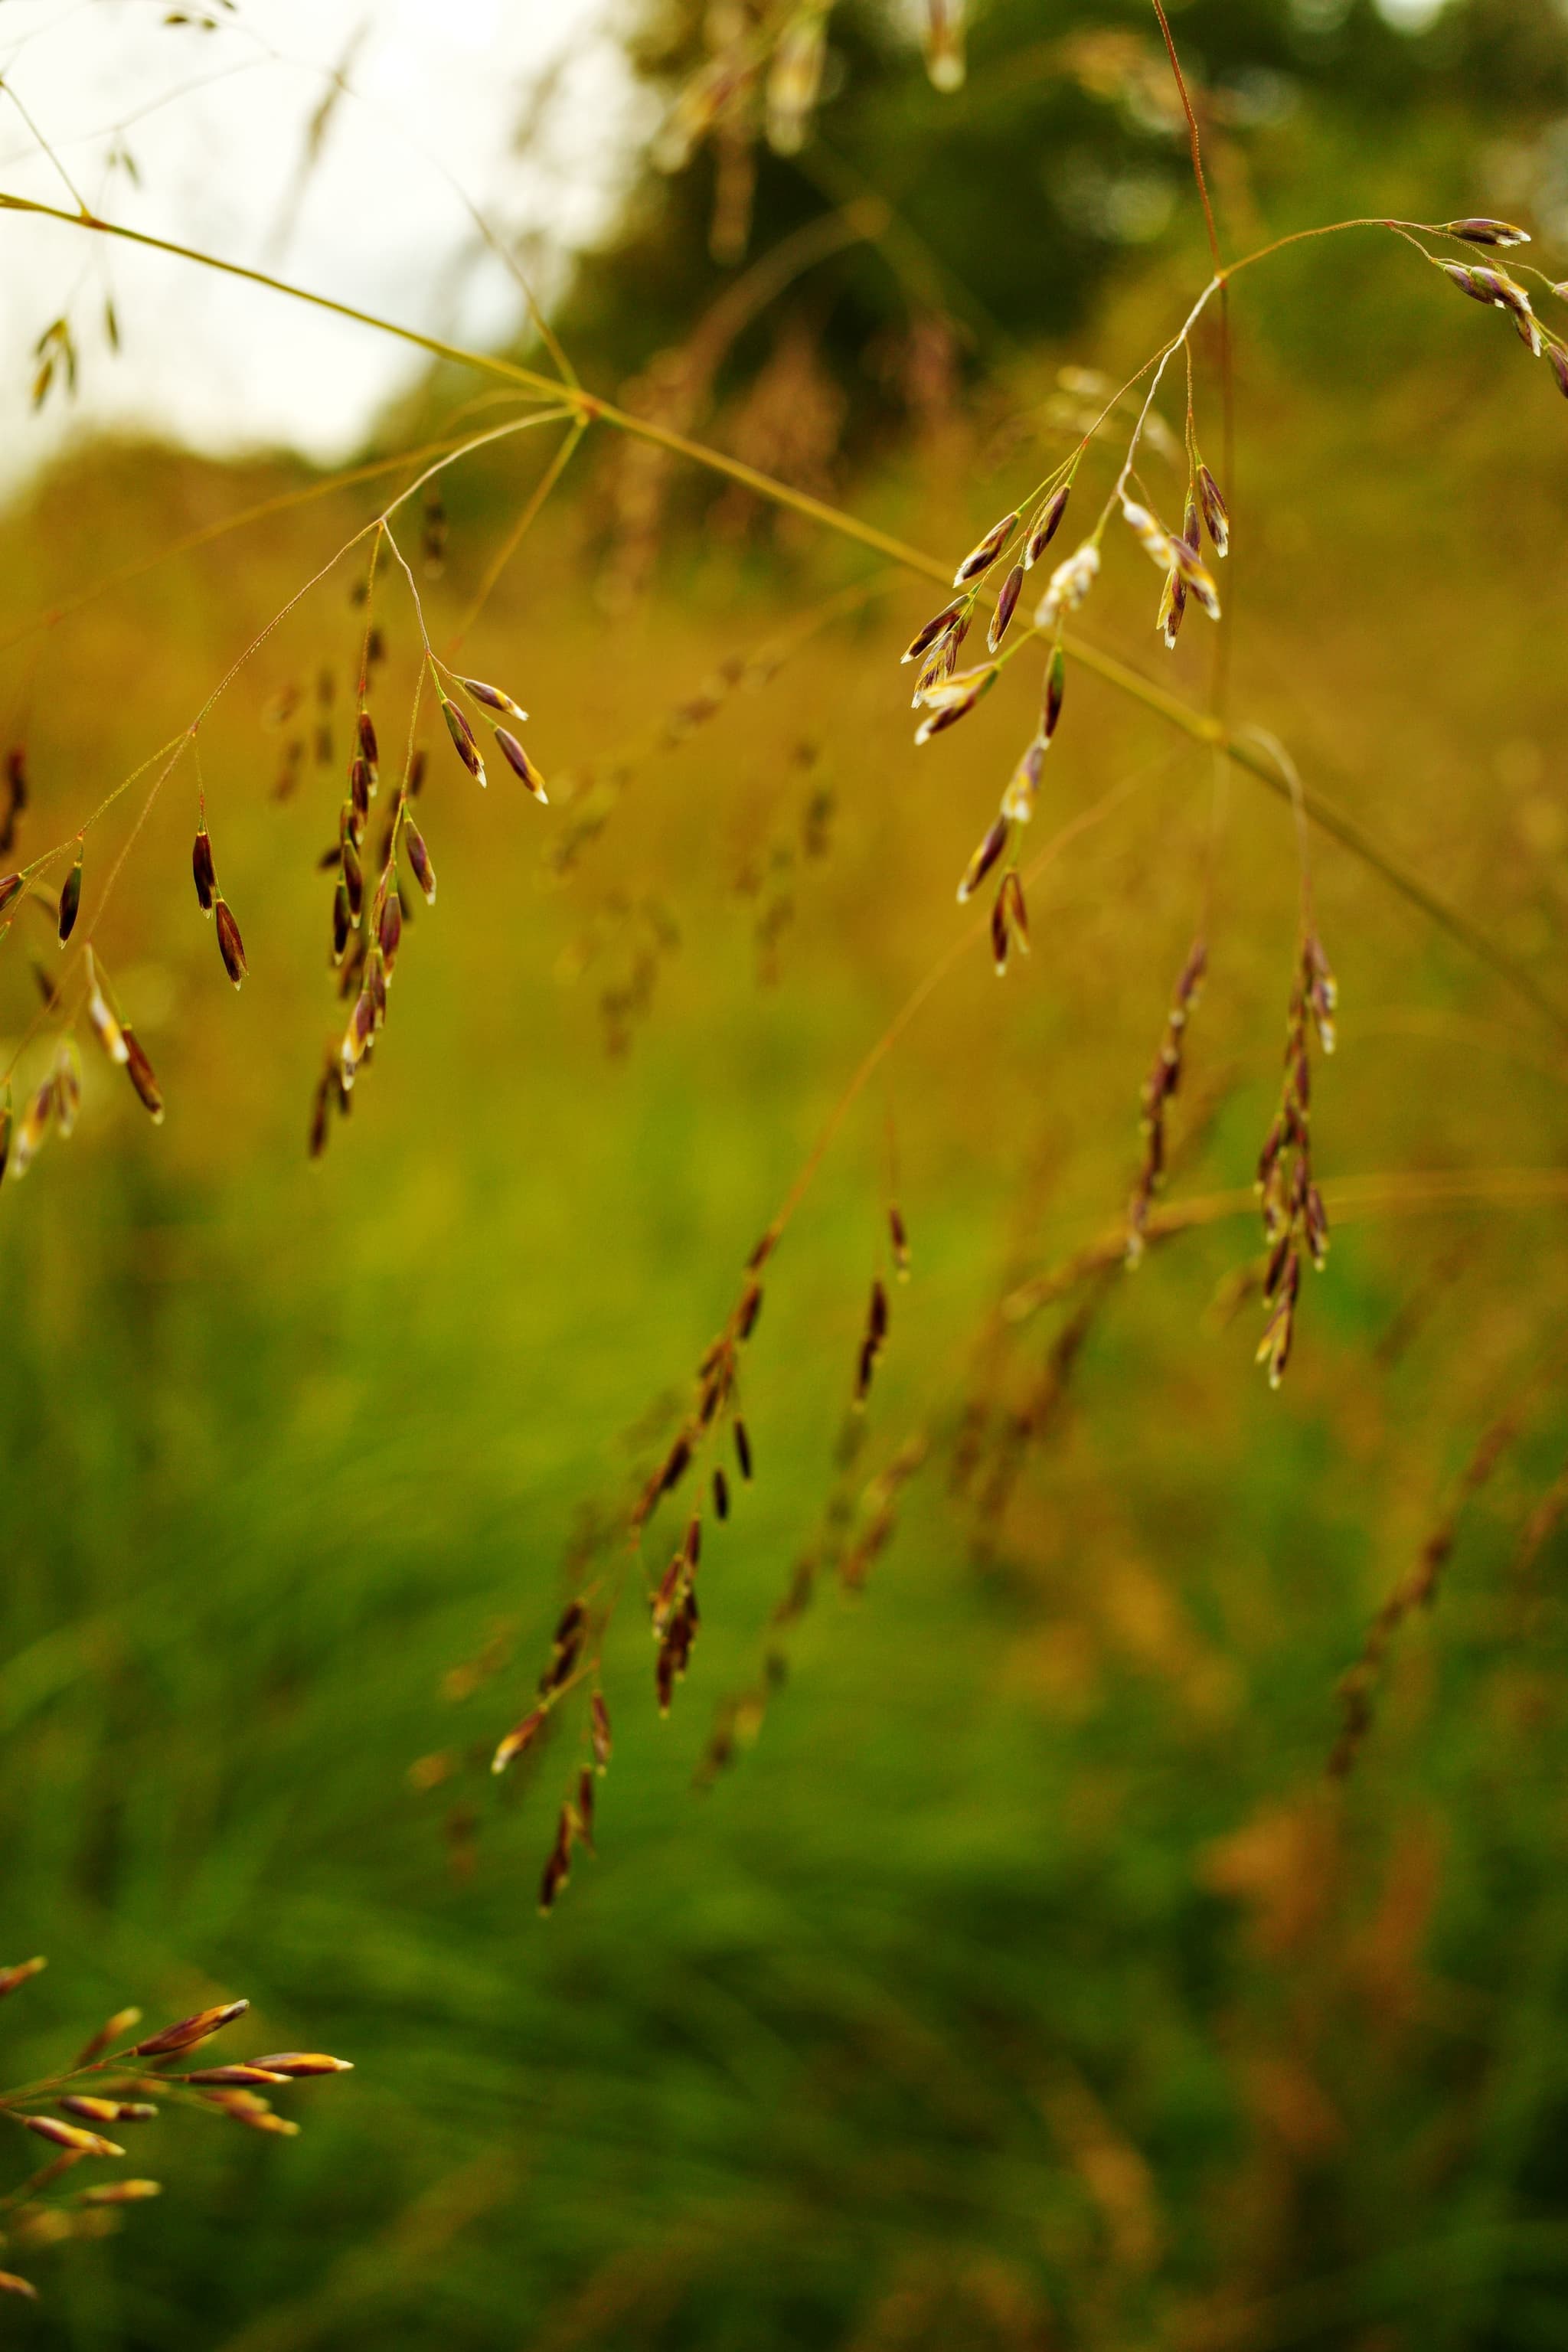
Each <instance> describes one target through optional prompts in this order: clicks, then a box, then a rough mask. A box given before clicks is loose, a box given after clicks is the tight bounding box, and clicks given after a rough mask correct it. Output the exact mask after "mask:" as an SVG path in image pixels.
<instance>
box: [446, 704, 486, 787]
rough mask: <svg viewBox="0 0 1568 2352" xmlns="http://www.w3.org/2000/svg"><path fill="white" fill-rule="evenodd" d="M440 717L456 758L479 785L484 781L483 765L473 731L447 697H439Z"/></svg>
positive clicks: (455, 705)
mask: <svg viewBox="0 0 1568 2352" xmlns="http://www.w3.org/2000/svg"><path fill="white" fill-rule="evenodd" d="M441 716H442V718H443V719H445V720H446V722H447V734H448V735H449V736H450V737H451V739H452V743H453V747H454V749H455V750H456V751H457V754H458V759H459V760H461V761H462V763H463V765H464V767H465V768H467V770H468V773H469V775H470V776H473V777H474V778H476V779H477V781H478V782H479V783H481V784H482V783H483V782H484V781H485V763H484V761H482V760H481V759H480V757H479V745H478V744H477V743H476V742H475V740H474V730H473V729H472V728H471V727H470V726H469V724H468V720H467V719H465V718H464V716H463V714H462V712H461V711H460V710H459V709H458V706H457V704H456V703H455V702H453V701H452V700H451V699H450V698H448V697H447V695H442V697H441Z"/></svg>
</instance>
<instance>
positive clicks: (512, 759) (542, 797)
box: [495, 727, 550, 803]
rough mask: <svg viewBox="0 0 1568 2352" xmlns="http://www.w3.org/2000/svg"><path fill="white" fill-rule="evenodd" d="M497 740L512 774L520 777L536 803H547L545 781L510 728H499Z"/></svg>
mask: <svg viewBox="0 0 1568 2352" xmlns="http://www.w3.org/2000/svg"><path fill="white" fill-rule="evenodd" d="M495 739H496V741H497V742H498V743H499V744H500V749H501V757H502V758H503V759H504V760H505V761H506V763H507V765H508V767H509V768H510V770H511V771H512V773H513V774H514V775H516V776H518V777H520V778H521V781H522V782H524V783H525V784H526V785H527V786H528V789H529V791H530V792H531V793H532V794H533V797H534V799H535V800H536V801H539V802H541V803H544V802H547V801H548V800H549V798H550V795H549V793H547V792H546V791H545V789H544V779H543V777H542V775H541V774H540V772H539V771H538V769H537V768H536V767H535V766H534V764H533V761H531V759H530V758H529V756H528V753H527V752H526V751H524V750H523V748H522V745H521V743H520V742H519V741H518V740H517V737H516V736H515V735H514V734H513V733H512V731H511V730H510V728H509V727H498V728H497V729H496V730H495Z"/></svg>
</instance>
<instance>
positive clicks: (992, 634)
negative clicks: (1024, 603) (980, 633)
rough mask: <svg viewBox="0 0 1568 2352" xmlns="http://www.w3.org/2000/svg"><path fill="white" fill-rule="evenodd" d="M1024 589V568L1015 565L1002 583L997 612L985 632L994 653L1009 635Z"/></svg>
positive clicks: (1018, 564) (1020, 565) (997, 599)
mask: <svg viewBox="0 0 1568 2352" xmlns="http://www.w3.org/2000/svg"><path fill="white" fill-rule="evenodd" d="M1023 588H1024V567H1023V565H1022V564H1021V563H1015V565H1014V566H1013V569H1012V570H1011V572H1008V574H1007V577H1006V578H1005V580H1004V581H1003V583H1002V586H1001V589H1000V591H999V593H998V594H997V598H996V610H995V611H994V613H993V614H992V615H991V625H990V627H989V628H988V629H987V630H986V632H985V642H986V644H987V645H988V646H990V648H991V650H992V652H993V653H994V652H995V650H996V648H997V646H999V645H1000V644H1001V642H1002V640H1003V638H1004V637H1005V635H1006V634H1007V624H1008V622H1009V621H1011V619H1012V617H1013V614H1014V613H1015V611H1016V609H1017V604H1018V598H1019V597H1020V595H1021V594H1022V593H1023Z"/></svg>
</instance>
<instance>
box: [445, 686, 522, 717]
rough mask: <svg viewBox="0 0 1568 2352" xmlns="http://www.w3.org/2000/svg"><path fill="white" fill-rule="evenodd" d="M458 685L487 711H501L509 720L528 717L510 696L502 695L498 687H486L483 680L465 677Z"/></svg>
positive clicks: (519, 704) (518, 703)
mask: <svg viewBox="0 0 1568 2352" xmlns="http://www.w3.org/2000/svg"><path fill="white" fill-rule="evenodd" d="M459 683H460V684H461V685H463V686H465V687H467V688H468V692H469V693H470V694H471V695H472V696H473V698H474V700H475V701H476V702H482V703H483V704H484V706H485V708H486V709H487V710H501V711H504V712H505V713H506V714H507V716H508V717H509V718H511V719H526V718H527V717H528V713H527V711H526V710H525V709H523V707H522V705H521V702H514V701H513V700H512V698H511V697H510V694H503V693H502V691H501V689H500V687H499V686H487V685H486V683H485V681H484V680H483V678H479V677H465V678H463V679H461V680H460V681H459Z"/></svg>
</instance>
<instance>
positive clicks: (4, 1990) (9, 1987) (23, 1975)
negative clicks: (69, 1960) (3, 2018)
mask: <svg viewBox="0 0 1568 2352" xmlns="http://www.w3.org/2000/svg"><path fill="white" fill-rule="evenodd" d="M48 1965H49V1964H48V1962H47V1959H45V1958H44V1957H43V1954H42V1953H41V1952H40V1953H39V1954H37V1956H36V1957H35V1958H33V1959H30V1960H17V1961H16V1962H15V1963H14V1964H13V1965H12V1966H11V1967H10V1968H8V1969H0V2000H5V1999H6V1998H7V1997H8V1995H10V1994H11V1993H14V1992H16V1990H17V1989H18V1988H19V1987H20V1986H22V1985H25V1984H30V1983H31V1981H32V1979H34V1977H36V1976H41V1975H42V1974H43V1972H44V1970H45V1969H47V1967H48Z"/></svg>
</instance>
